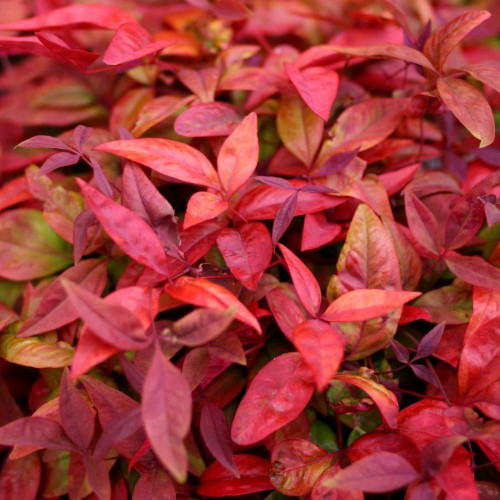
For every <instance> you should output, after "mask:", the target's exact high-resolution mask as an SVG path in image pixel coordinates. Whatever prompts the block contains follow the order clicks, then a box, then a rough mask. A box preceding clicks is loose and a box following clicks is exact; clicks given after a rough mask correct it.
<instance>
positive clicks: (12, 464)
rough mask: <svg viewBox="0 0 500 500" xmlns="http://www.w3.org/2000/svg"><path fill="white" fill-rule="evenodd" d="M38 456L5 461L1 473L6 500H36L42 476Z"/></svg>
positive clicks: (0, 487) (31, 455)
mask: <svg viewBox="0 0 500 500" xmlns="http://www.w3.org/2000/svg"><path fill="white" fill-rule="evenodd" d="M40 462H41V461H40V458H39V457H38V454H36V453H32V454H30V455H28V456H26V457H22V458H18V459H17V460H5V462H4V464H3V467H2V470H1V472H0V491H1V492H2V493H1V494H2V497H3V498H4V499H5V500H9V499H14V498H22V499H23V500H36V498H37V496H38V489H39V487H40V478H41V476H42V467H41V463H40Z"/></svg>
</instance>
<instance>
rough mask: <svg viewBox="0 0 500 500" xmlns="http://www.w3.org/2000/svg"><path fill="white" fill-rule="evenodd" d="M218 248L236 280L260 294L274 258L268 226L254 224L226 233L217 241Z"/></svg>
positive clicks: (228, 229) (224, 231)
mask: <svg viewBox="0 0 500 500" xmlns="http://www.w3.org/2000/svg"><path fill="white" fill-rule="evenodd" d="M217 246H218V247H219V250H220V252H221V253H222V256H223V257H224V261H225V262H226V264H227V266H228V267H229V269H230V270H231V272H232V273H233V275H234V277H235V278H237V279H238V280H239V281H241V283H242V284H243V285H244V286H245V287H246V288H249V289H250V290H256V289H257V283H258V281H259V279H260V278H261V276H262V274H263V273H264V271H265V270H266V269H267V266H268V265H269V264H270V262H271V258H272V256H273V243H272V240H271V236H270V235H269V231H268V230H267V228H266V226H264V224H262V223H260V222H254V223H250V224H244V225H243V226H240V227H239V228H238V229H230V228H226V229H223V230H222V231H221V232H220V233H219V236H218V237H217Z"/></svg>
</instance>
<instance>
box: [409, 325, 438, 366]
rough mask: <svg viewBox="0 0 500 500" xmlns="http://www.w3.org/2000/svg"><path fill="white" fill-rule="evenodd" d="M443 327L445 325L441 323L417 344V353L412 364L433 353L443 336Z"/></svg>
mask: <svg viewBox="0 0 500 500" xmlns="http://www.w3.org/2000/svg"><path fill="white" fill-rule="evenodd" d="M445 325H446V323H445V322H444V321H443V322H442V323H439V325H436V326H435V327H434V328H433V329H432V330H430V331H429V332H427V333H426V334H425V336H424V337H423V338H422V340H421V341H420V343H419V344H418V348H417V352H416V353H415V356H414V357H413V359H412V362H413V361H417V360H418V359H423V358H426V357H427V356H430V355H431V354H432V353H433V352H434V349H435V348H436V347H437V346H438V344H439V341H440V340H441V337H442V336H443V333H444V327H445Z"/></svg>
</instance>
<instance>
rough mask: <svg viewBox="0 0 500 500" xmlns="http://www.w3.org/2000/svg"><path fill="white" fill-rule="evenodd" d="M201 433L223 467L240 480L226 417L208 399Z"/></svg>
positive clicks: (202, 412)
mask: <svg viewBox="0 0 500 500" xmlns="http://www.w3.org/2000/svg"><path fill="white" fill-rule="evenodd" d="M200 431H201V435H202V437H203V441H204V442H205V444H206V445H207V448H208V449H209V450H210V453H212V455H213V456H214V457H215V458H216V459H217V460H218V461H219V462H220V464H221V465H223V466H224V467H225V468H226V469H227V470H228V471H230V472H232V473H233V475H234V477H236V478H239V477H240V473H239V472H238V468H237V466H236V463H235V462H234V458H233V449H232V445H231V437H230V435H229V427H228V425H227V420H226V416H225V415H224V412H223V411H222V410H220V409H219V408H218V407H217V406H216V405H214V404H213V403H212V402H211V401H210V400H208V399H207V400H206V401H205V404H204V405H203V408H202V410H201V418H200Z"/></svg>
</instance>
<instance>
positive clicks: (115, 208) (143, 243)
mask: <svg viewBox="0 0 500 500" xmlns="http://www.w3.org/2000/svg"><path fill="white" fill-rule="evenodd" d="M77 182H78V185H79V186H80V189H81V190H82V192H83V195H84V197H85V200H86V202H87V203H88V205H89V207H90V208H91V210H92V211H93V212H94V214H95V216H96V217H97V218H98V219H99V222H100V223H101V224H102V226H103V228H104V229H105V230H106V232H107V233H108V234H109V236H110V237H111V238H112V239H113V241H114V242H115V243H116V244H117V245H118V246H119V247H120V248H121V249H122V250H123V251H124V252H125V253H126V254H127V255H130V257H132V258H133V259H135V260H137V262H139V263H141V264H143V265H145V266H147V267H150V268H151V269H154V270H155V271H156V272H158V273H160V274H163V275H167V276H168V274H169V271H168V262H167V257H166V255H165V251H164V250H163V247H162V245H161V243H160V241H159V240H158V237H157V236H156V234H155V232H154V231H153V230H152V229H151V228H150V227H149V226H148V225H147V224H146V223H145V222H144V221H143V220H142V219H141V218H140V217H138V216H137V215H135V214H134V212H132V211H130V210H129V209H128V208H125V207H123V206H122V205H119V204H118V203H116V202H115V201H113V200H110V199H109V198H107V197H106V196H104V195H103V194H102V193H100V192H99V191H98V190H97V189H94V188H93V187H91V186H90V185H89V184H87V183H86V182H84V181H82V180H81V179H77Z"/></svg>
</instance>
